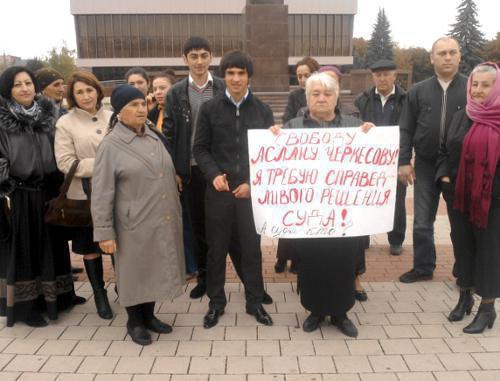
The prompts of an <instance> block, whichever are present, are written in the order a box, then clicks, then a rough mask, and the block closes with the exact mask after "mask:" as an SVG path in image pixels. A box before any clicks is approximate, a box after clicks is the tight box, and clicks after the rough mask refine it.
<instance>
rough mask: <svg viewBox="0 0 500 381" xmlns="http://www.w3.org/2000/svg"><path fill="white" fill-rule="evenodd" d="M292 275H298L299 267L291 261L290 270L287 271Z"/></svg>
mask: <svg viewBox="0 0 500 381" xmlns="http://www.w3.org/2000/svg"><path fill="white" fill-rule="evenodd" d="M288 271H289V272H290V273H292V274H298V273H299V266H298V265H297V262H296V261H292V264H291V265H290V270H288Z"/></svg>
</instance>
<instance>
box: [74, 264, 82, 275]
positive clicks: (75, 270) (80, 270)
mask: <svg viewBox="0 0 500 381" xmlns="http://www.w3.org/2000/svg"><path fill="white" fill-rule="evenodd" d="M81 273H83V269H82V268H81V267H73V266H71V274H81Z"/></svg>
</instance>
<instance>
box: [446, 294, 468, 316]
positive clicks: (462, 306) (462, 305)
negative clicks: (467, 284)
mask: <svg viewBox="0 0 500 381" xmlns="http://www.w3.org/2000/svg"><path fill="white" fill-rule="evenodd" d="M473 305H474V298H473V297H472V293H471V290H461V291H460V297H459V298H458V303H457V305H456V306H455V308H453V310H451V312H450V314H449V315H448V320H449V321H460V320H462V319H463V318H464V315H465V314H467V315H470V313H471V311H472V306H473Z"/></svg>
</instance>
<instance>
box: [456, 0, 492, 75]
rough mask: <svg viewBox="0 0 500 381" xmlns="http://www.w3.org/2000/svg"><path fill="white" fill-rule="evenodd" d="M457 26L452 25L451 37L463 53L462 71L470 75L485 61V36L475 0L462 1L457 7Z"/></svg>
mask: <svg viewBox="0 0 500 381" xmlns="http://www.w3.org/2000/svg"><path fill="white" fill-rule="evenodd" d="M457 11H458V14H457V18H456V22H455V24H452V25H451V30H450V32H449V36H451V37H453V38H455V39H456V40H457V41H458V43H459V45H460V51H461V53H462V61H461V62H460V71H461V72H462V73H464V74H469V73H470V72H471V71H472V69H473V68H474V66H476V65H477V64H479V63H481V62H482V61H483V59H482V57H481V51H482V49H483V46H484V42H485V41H484V35H483V33H482V32H481V30H480V29H479V27H480V24H479V21H478V19H477V7H476V3H475V2H474V0H460V4H459V5H458V7H457Z"/></svg>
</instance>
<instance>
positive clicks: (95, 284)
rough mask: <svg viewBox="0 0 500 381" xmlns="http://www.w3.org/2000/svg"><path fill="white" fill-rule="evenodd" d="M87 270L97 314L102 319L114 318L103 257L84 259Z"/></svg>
mask: <svg viewBox="0 0 500 381" xmlns="http://www.w3.org/2000/svg"><path fill="white" fill-rule="evenodd" d="M83 262H84V263H85V270H86V271H87V276H88V277H89V281H90V284H91V285H92V290H93V291H94V300H95V306H96V307H97V314H98V315H99V316H100V317H101V318H102V319H112V318H113V311H112V310H111V307H110V305H109V301H108V294H107V292H106V290H105V289H104V280H103V270H102V257H98V258H94V259H90V260H87V259H86V260H84V261H83Z"/></svg>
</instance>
